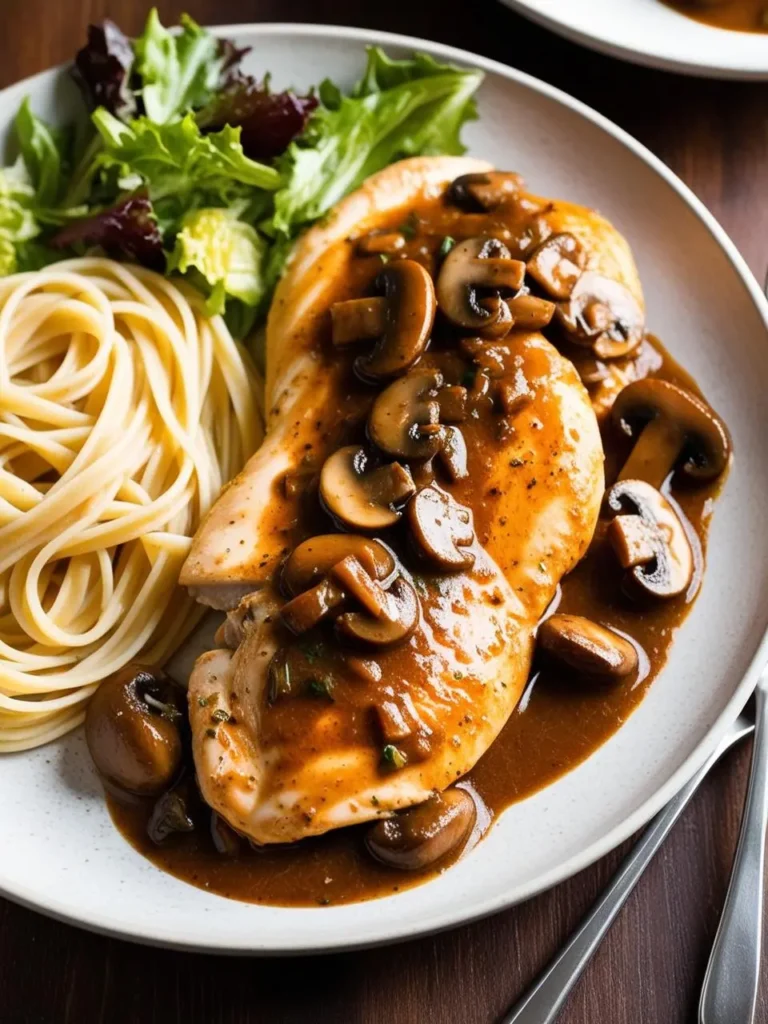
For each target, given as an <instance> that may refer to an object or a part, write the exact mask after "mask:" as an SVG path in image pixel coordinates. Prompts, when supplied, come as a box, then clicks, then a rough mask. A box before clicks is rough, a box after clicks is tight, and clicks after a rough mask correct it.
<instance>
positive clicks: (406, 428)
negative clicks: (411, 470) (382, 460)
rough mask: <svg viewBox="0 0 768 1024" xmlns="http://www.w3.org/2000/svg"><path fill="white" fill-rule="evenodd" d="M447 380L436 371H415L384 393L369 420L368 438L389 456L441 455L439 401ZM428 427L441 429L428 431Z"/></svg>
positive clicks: (422, 456)
mask: <svg viewBox="0 0 768 1024" xmlns="http://www.w3.org/2000/svg"><path fill="white" fill-rule="evenodd" d="M442 383H443V378H442V376H441V374H439V373H437V372H436V371H435V370H414V371H413V372H412V373H409V374H408V375H407V376H406V377H401V379H400V380H396V381H395V382H394V383H392V384H390V385H389V387H388V388H386V389H385V390H384V391H382V392H381V394H379V395H378V397H377V398H376V401H375V402H374V403H373V405H372V406H371V411H370V414H369V416H368V437H369V438H370V439H371V441H372V442H373V443H374V444H375V445H376V446H377V447H378V448H380V449H381V450H382V451H383V452H386V453H387V454H388V455H393V456H396V457H398V458H403V459H418V460H421V459H430V458H432V456H433V455H435V453H436V452H437V451H439V449H440V447H441V444H442V439H441V431H440V429H439V426H438V424H439V418H440V405H439V402H438V400H437V397H436V393H437V389H438V388H439V387H440V386H441V385H442ZM425 427H438V429H437V430H435V431H431V432H430V431H425V430H424V428H425Z"/></svg>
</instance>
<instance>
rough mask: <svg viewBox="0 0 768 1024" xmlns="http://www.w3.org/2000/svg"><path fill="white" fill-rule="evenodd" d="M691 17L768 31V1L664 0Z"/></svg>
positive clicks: (737, 28) (719, 25)
mask: <svg viewBox="0 0 768 1024" xmlns="http://www.w3.org/2000/svg"><path fill="white" fill-rule="evenodd" d="M663 2H664V3H666V4H667V5H668V6H669V7H674V8H675V10H676V11H680V13H681V14H687V15H688V17H689V18H694V19H695V20H696V21H703V22H704V23H705V24H706V25H714V26H716V27H717V28H728V29H732V30H735V31H738V32H768V3H766V0H720V2H719V3H710V4H707V3H706V2H704V0H700V2H699V3H695V2H693V0H689V2H687V3H684V2H680V0H677V2H676V0H663Z"/></svg>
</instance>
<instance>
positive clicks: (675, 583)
mask: <svg viewBox="0 0 768 1024" xmlns="http://www.w3.org/2000/svg"><path fill="white" fill-rule="evenodd" d="M605 500H606V506H607V508H608V510H609V511H610V512H612V513H613V515H614V517H615V518H614V519H612V521H611V523H610V524H609V526H608V531H607V538H608V541H609V543H610V545H611V547H612V548H613V550H614V553H615V554H616V557H617V559H618V561H619V564H620V565H621V567H622V568H623V569H626V570H627V572H626V577H625V583H626V584H627V585H628V586H629V588H630V590H633V591H635V592H638V591H639V592H640V593H641V594H644V595H646V596H649V597H657V598H665V599H666V598H670V597H677V595H678V594H683V593H684V592H685V591H686V590H687V589H688V585H689V584H690V582H691V579H692V577H693V552H692V550H691V545H690V543H689V541H688V537H687V536H686V533H685V529H684V527H683V524H682V523H681V521H680V518H679V517H678V515H677V512H676V511H675V509H674V508H673V507H672V505H671V504H670V503H669V502H668V501H667V499H666V498H665V497H664V495H663V494H661V493H660V492H659V491H658V490H657V489H656V488H655V487H651V485H650V484H648V483H646V482H645V481H644V480H622V481H620V482H619V483H616V484H614V485H613V487H612V488H611V489H610V491H609V492H608V494H607V495H606V499H605ZM627 506H629V509H627ZM628 512H629V514H628Z"/></svg>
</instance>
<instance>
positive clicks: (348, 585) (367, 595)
mask: <svg viewBox="0 0 768 1024" xmlns="http://www.w3.org/2000/svg"><path fill="white" fill-rule="evenodd" d="M331 572H332V574H333V576H334V578H335V579H336V580H337V581H338V582H339V584H340V585H341V586H342V587H343V588H344V591H345V593H347V594H349V595H350V596H352V597H354V598H356V599H357V601H359V603H360V604H361V605H362V606H363V608H364V609H365V610H366V611H367V612H369V613H370V614H371V615H373V616H374V617H375V618H377V619H380V618H382V617H383V616H386V615H387V613H388V611H389V610H390V609H389V606H388V602H387V591H386V590H385V589H384V588H383V587H382V585H381V584H380V583H379V581H378V580H377V579H376V578H375V577H374V576H372V575H371V574H370V573H369V572H368V571H367V569H366V568H365V566H364V565H363V563H362V562H360V561H358V559H357V558H355V556H354V555H347V556H346V558H342V560H341V561H340V562H338V563H337V564H336V565H334V567H333V569H332V570H331Z"/></svg>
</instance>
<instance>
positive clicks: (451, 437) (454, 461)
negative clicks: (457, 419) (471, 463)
mask: <svg viewBox="0 0 768 1024" xmlns="http://www.w3.org/2000/svg"><path fill="white" fill-rule="evenodd" d="M444 430H445V433H444V434H443V444H442V447H441V448H440V451H439V452H438V453H437V459H438V461H439V462H440V464H441V465H442V466H443V468H444V469H445V471H446V473H447V474H448V478H449V480H465V479H466V478H467V477H468V476H469V467H468V465H467V442H466V441H465V440H464V435H463V434H462V432H461V431H460V430H459V428H458V427H445V428H444Z"/></svg>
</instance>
